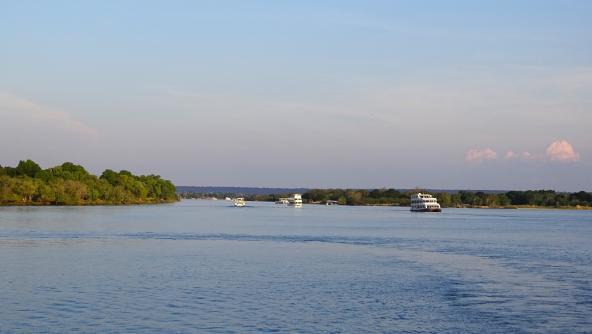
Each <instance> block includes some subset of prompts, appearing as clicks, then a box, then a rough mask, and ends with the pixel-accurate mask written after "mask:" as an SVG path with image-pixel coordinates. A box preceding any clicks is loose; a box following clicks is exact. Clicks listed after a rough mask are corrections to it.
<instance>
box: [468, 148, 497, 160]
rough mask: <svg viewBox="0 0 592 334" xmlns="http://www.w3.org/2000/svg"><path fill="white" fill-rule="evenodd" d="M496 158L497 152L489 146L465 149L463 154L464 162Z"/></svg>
mask: <svg viewBox="0 0 592 334" xmlns="http://www.w3.org/2000/svg"><path fill="white" fill-rule="evenodd" d="M495 159H497V153H496V152H495V151H494V150H492V149H490V148H484V149H479V148H473V149H470V150H468V151H467V153H466V154H465V161H466V162H475V163H479V162H482V161H485V160H495Z"/></svg>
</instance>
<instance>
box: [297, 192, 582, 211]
mask: <svg viewBox="0 0 592 334" xmlns="http://www.w3.org/2000/svg"><path fill="white" fill-rule="evenodd" d="M418 192H423V191H422V190H416V191H398V190H395V189H374V190H364V189H313V190H310V191H308V192H306V193H304V194H303V195H302V198H303V199H304V200H306V201H307V202H309V203H321V204H322V203H326V202H327V201H337V202H338V203H339V204H342V205H399V206H409V204H410V197H411V195H412V194H415V193H418ZM431 194H432V195H433V196H434V197H436V198H437V199H438V202H439V203H440V205H441V206H443V207H512V206H541V207H576V206H585V207H592V193H589V192H585V191H580V192H574V193H565V192H556V191H554V190H527V191H508V192H500V193H486V192H482V191H478V192H471V191H458V192H455V193H451V192H435V193H431Z"/></svg>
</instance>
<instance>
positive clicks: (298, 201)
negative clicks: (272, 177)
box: [288, 194, 302, 208]
mask: <svg viewBox="0 0 592 334" xmlns="http://www.w3.org/2000/svg"><path fill="white" fill-rule="evenodd" d="M288 205H289V206H293V207H295V208H301V207H302V195H300V194H294V195H292V197H290V198H288Z"/></svg>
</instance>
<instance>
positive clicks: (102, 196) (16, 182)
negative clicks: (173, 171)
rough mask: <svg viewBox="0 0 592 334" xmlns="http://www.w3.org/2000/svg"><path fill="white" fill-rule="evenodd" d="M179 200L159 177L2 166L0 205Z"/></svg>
mask: <svg viewBox="0 0 592 334" xmlns="http://www.w3.org/2000/svg"><path fill="white" fill-rule="evenodd" d="M176 200H177V194H176V189H175V186H174V185H173V183H172V182H171V181H169V180H164V179H162V178H161V177H160V176H158V175H133V174H132V173H131V172H129V171H126V170H122V171H119V172H115V171H113V170H110V169H107V170H105V171H104V172H103V173H102V174H101V176H99V177H97V176H95V175H92V174H90V173H89V172H87V171H86V169H84V167H82V166H80V165H76V164H73V163H71V162H65V163H63V164H61V165H59V166H56V167H51V168H47V169H42V168H41V167H40V166H39V165H38V164H37V163H35V162H34V161H32V160H21V161H20V162H19V164H18V165H17V166H16V167H2V166H0V205H116V204H150V203H165V202H173V201H176Z"/></svg>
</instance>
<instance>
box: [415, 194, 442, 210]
mask: <svg viewBox="0 0 592 334" xmlns="http://www.w3.org/2000/svg"><path fill="white" fill-rule="evenodd" d="M411 211H415V212H441V211H442V208H441V207H440V204H438V201H437V200H436V198H435V197H433V196H432V195H430V194H422V193H417V194H415V195H412V196H411Z"/></svg>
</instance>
